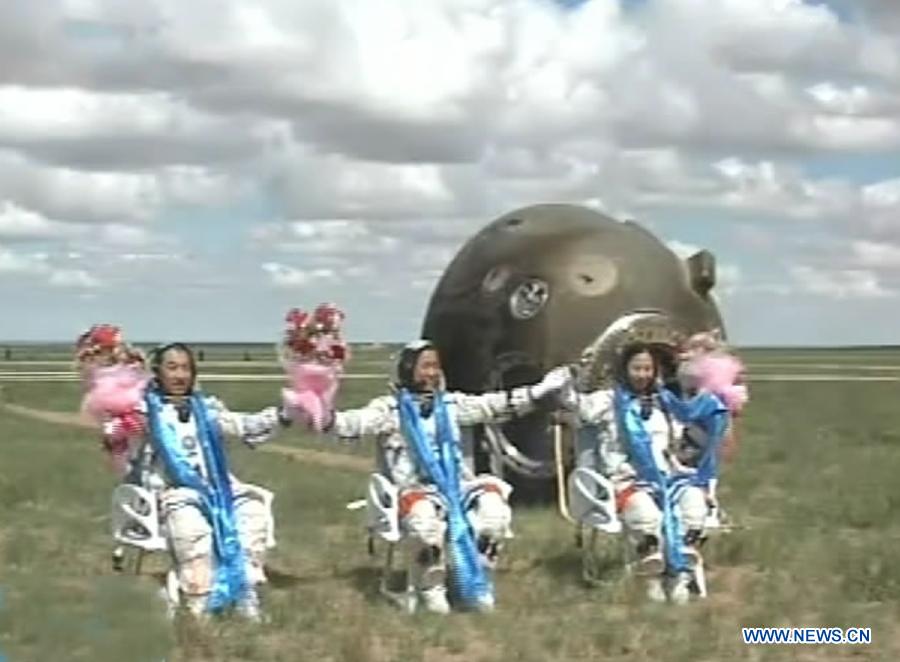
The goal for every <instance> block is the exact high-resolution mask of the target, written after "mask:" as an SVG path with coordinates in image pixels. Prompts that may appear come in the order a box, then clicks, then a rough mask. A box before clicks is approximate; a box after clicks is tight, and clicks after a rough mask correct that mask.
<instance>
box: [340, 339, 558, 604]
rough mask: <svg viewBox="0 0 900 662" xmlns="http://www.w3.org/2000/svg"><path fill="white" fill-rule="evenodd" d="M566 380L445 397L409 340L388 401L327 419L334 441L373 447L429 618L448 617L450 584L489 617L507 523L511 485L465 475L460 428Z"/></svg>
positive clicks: (427, 359)
mask: <svg viewBox="0 0 900 662" xmlns="http://www.w3.org/2000/svg"><path fill="white" fill-rule="evenodd" d="M570 380H571V373H570V371H569V370H568V369H567V368H557V369H555V370H552V371H550V372H549V373H548V374H547V375H546V376H545V378H544V379H543V380H542V381H541V382H540V383H538V384H536V385H534V386H530V387H528V386H523V387H520V388H515V389H512V390H510V391H507V392H494V393H484V394H481V395H470V394H464V393H458V392H447V391H446V390H445V386H444V376H443V371H442V369H441V364H440V359H439V356H438V353H437V350H436V349H435V348H434V346H433V345H432V344H431V343H430V342H429V341H417V342H414V343H411V344H409V345H407V346H406V347H405V348H404V349H403V350H402V352H401V353H400V356H399V359H398V363H397V367H396V376H395V380H394V384H393V389H392V390H393V393H391V394H389V395H384V396H381V397H377V398H375V399H374V400H372V401H371V402H369V403H368V404H367V405H366V406H365V407H362V408H360V409H353V410H347V411H338V412H335V413H334V416H333V420H332V422H331V426H330V428H331V429H333V431H334V433H335V434H336V435H337V436H338V437H339V438H343V439H358V438H360V437H361V436H362V435H374V436H375V437H376V438H377V443H378V446H379V464H380V466H379V467H378V469H379V472H380V473H382V474H383V475H385V476H386V477H387V478H388V479H389V480H390V481H391V482H392V483H393V484H394V485H395V486H396V487H397V488H398V491H399V515H400V528H401V533H402V535H403V546H404V548H405V550H406V552H407V567H408V572H409V579H410V582H411V584H412V586H413V587H414V589H415V591H416V594H417V596H418V599H419V601H420V602H421V604H423V606H424V607H425V609H426V610H427V611H430V612H434V613H441V614H445V613H448V612H449V611H450V602H449V601H448V584H449V585H450V589H451V593H450V597H451V599H452V601H453V602H454V603H458V604H459V605H460V606H461V607H462V608H466V609H472V610H477V611H490V610H492V609H493V608H494V591H493V583H492V579H491V570H492V568H493V567H494V564H495V562H496V556H497V554H498V552H499V548H500V544H501V542H502V540H503V539H504V538H506V537H507V534H508V532H509V528H510V524H511V518H512V511H511V509H510V507H509V503H508V498H509V493H510V491H511V488H510V486H509V485H507V484H506V483H504V482H503V481H502V480H500V479H498V478H495V477H493V476H475V475H473V473H472V472H471V470H470V469H469V468H468V466H467V465H466V463H465V462H464V461H463V458H462V452H461V445H460V442H459V426H468V425H476V424H480V423H485V422H492V421H502V420H506V419H508V418H511V417H515V416H523V415H526V414H528V413H529V412H531V411H533V409H534V408H535V406H536V405H535V403H536V402H537V401H539V400H541V399H542V398H544V397H546V396H548V395H550V394H551V393H553V392H555V391H559V390H560V389H562V388H563V387H564V386H565V385H566V384H567V383H568V382H569V381H570ZM448 548H449V549H448Z"/></svg>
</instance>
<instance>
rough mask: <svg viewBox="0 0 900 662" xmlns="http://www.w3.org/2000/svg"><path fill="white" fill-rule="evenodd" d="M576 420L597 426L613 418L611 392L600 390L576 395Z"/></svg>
mask: <svg viewBox="0 0 900 662" xmlns="http://www.w3.org/2000/svg"><path fill="white" fill-rule="evenodd" d="M575 406H576V411H577V412H578V418H579V419H581V422H582V423H584V424H586V425H599V424H600V423H602V422H604V421H606V420H610V419H611V418H612V417H613V392H612V390H611V389H601V390H599V391H591V392H590V393H576V394H575Z"/></svg>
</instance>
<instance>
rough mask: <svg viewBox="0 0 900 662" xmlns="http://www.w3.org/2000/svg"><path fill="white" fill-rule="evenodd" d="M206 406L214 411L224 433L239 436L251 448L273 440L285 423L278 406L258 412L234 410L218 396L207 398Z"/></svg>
mask: <svg viewBox="0 0 900 662" xmlns="http://www.w3.org/2000/svg"><path fill="white" fill-rule="evenodd" d="M206 406H207V408H208V409H209V410H210V411H212V412H214V415H215V417H216V420H217V421H218V423H219V428H220V429H221V430H222V432H223V433H224V434H226V435H229V436H232V437H237V438H239V439H240V440H241V441H242V442H244V443H245V444H247V445H248V446H250V447H251V448H252V447H255V446H258V445H260V444H263V443H265V442H267V441H269V440H271V439H272V437H274V436H275V435H276V434H277V433H278V431H279V429H280V428H281V427H283V426H284V425H285V422H284V420H283V419H282V418H281V417H280V416H279V415H278V408H277V407H266V408H265V409H263V410H262V411H260V412H257V413H244V412H234V411H230V410H229V409H228V408H227V407H226V406H225V403H223V402H222V401H221V400H219V399H218V398H207V399H206Z"/></svg>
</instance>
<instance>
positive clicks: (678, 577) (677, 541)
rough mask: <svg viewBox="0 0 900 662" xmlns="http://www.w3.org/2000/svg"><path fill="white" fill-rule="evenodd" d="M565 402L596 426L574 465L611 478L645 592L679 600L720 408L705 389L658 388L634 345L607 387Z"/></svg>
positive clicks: (653, 369) (689, 581)
mask: <svg viewBox="0 0 900 662" xmlns="http://www.w3.org/2000/svg"><path fill="white" fill-rule="evenodd" d="M565 400H566V402H565V406H566V407H567V408H570V409H573V410H574V411H576V412H577V416H578V418H579V419H580V421H581V424H582V425H585V426H588V425H589V426H595V427H596V429H597V431H598V436H599V442H598V444H597V446H596V447H595V451H593V452H583V453H581V454H580V455H579V458H578V462H579V464H580V465H582V466H585V465H588V464H592V465H593V466H591V468H595V469H597V470H599V471H600V473H602V474H603V475H605V476H606V477H607V478H609V479H610V480H611V482H612V484H613V487H614V491H615V495H614V496H615V504H616V511H617V513H618V516H619V518H620V519H621V521H622V524H623V527H624V530H625V534H626V536H627V537H628V540H629V543H630V545H632V546H633V549H634V550H635V552H636V555H637V557H638V563H637V567H638V571H639V574H641V575H644V576H645V577H646V581H647V593H648V597H649V598H650V599H652V600H654V601H665V600H666V599H669V600H671V601H672V602H675V603H678V604H683V603H685V602H687V601H688V600H689V598H690V594H691V590H692V589H694V590H696V589H697V587H696V585H693V582H694V579H695V578H694V576H693V574H692V569H693V568H694V567H695V566H696V564H697V563H698V562H699V561H700V560H701V557H700V552H699V549H698V543H699V542H700V541H701V540H702V538H703V536H704V527H705V522H706V517H707V514H708V510H709V507H710V504H709V500H708V491H709V488H710V483H711V482H712V481H715V478H716V471H717V467H716V456H717V454H718V445H719V443H720V442H721V439H722V434H723V432H724V430H725V427H726V426H727V425H728V410H727V408H726V407H725V405H724V404H723V403H722V401H721V400H720V399H719V398H718V397H717V396H715V395H713V394H711V393H707V392H700V393H697V394H696V395H694V396H693V397H692V398H690V399H689V400H683V399H681V398H679V397H678V396H676V395H675V394H674V393H672V392H671V391H670V390H669V389H668V388H665V387H663V386H662V385H661V384H660V382H659V364H658V361H657V358H656V357H655V356H654V354H653V352H652V351H651V348H650V347H649V346H647V345H644V344H642V343H634V344H631V345H628V346H627V347H625V348H624V349H623V351H622V361H621V364H620V369H619V374H618V376H617V384H616V386H615V387H614V388H613V389H601V390H597V391H593V392H590V393H577V392H575V391H574V390H570V391H567V392H566V395H565ZM686 432H687V434H686Z"/></svg>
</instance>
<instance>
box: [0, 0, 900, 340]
mask: <svg viewBox="0 0 900 662" xmlns="http://www.w3.org/2000/svg"><path fill="white" fill-rule="evenodd" d="M540 202H567V203H574V204H582V205H586V206H590V207H593V208H595V209H598V210H599V211H602V212H604V213H607V214H610V215H612V216H614V217H616V218H619V219H625V218H632V219H636V220H637V221H638V222H639V223H641V224H643V225H645V226H646V227H647V228H649V229H650V230H651V231H652V232H654V233H655V234H656V235H657V236H659V237H660V238H661V239H662V240H663V241H665V242H666V243H667V244H668V245H669V246H670V247H671V248H672V249H673V250H674V251H675V252H676V253H678V254H679V255H682V256H687V255H690V254H691V253H692V252H694V251H696V250H698V249H700V248H705V249H708V250H710V251H712V252H713V253H714V254H715V255H716V258H717V261H718V276H719V283H718V285H717V287H716V297H717V299H718V301H719V305H720V308H721V310H722V312H723V315H724V318H725V323H726V328H727V330H728V333H729V336H730V338H731V339H732V340H733V341H734V342H735V343H737V344H741V345H773V344H775V345H798V344H800V345H818V344H822V345H828V344H869V343H875V344H880V343H897V342H900V314H898V304H900V2H897V1H896V0H852V1H851V0H831V1H829V2H823V1H822V0H818V1H816V2H813V1H812V0H809V1H807V2H803V1H801V0H619V1H617V0H580V1H576V0H415V2H412V1H407V2H401V1H398V0H303V1H302V2H298V1H297V0H191V1H190V2H185V1H183V0H145V1H144V2H140V3H123V2H121V1H119V0H30V1H29V2H16V3H13V2H8V3H3V4H2V8H0V302H2V304H3V305H2V310H3V313H2V315H0V339H6V340H38V341H41V340H70V339H72V340H74V338H75V337H76V336H77V335H78V334H79V333H80V332H81V331H82V330H84V329H85V328H87V327H88V326H89V325H91V324H93V323H97V322H111V323H116V324H120V325H121V326H122V327H123V328H124V330H125V332H126V334H127V335H128V336H129V337H130V338H133V339H134V340H137V341H148V340H153V341H161V340H173V339H182V340H187V341H198V340H208V341H238V342H251V341H273V342H274V341H275V340H276V339H277V337H278V334H279V332H280V329H281V325H282V320H283V316H284V313H285V312H286V311H287V309H288V308H290V307H292V306H300V307H312V306H314V305H315V304H316V303H318V302H319V301H326V300H328V301H334V302H336V303H338V304H339V305H340V306H342V307H343V308H344V309H345V311H346V312H347V315H348V318H347V335H348V337H349V338H350V339H351V340H359V341H402V340H407V339H410V338H413V337H416V336H417V335H418V333H419V331H420V329H421V323H422V318H423V316H424V312H425V309H426V306H427V303H428V300H429V298H430V295H431V292H432V290H433V288H434V286H435V285H436V283H437V281H438V279H439V277H440V275H441V273H442V271H443V270H444V268H445V267H446V266H447V264H448V263H449V261H450V260H451V259H452V257H453V255H454V254H455V253H456V251H457V250H458V249H459V248H460V247H461V246H462V245H463V244H464V242H465V241H466V240H467V239H468V238H469V237H470V236H471V235H473V234H474V233H475V232H477V231H478V230H479V229H480V228H482V227H483V226H485V225H486V224H488V223H489V222H490V221H491V220H493V219H494V218H496V217H497V216H500V215H501V214H504V213H507V212H509V211H512V210H514V209H517V208H520V207H524V206H528V205H531V204H535V203H540Z"/></svg>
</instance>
